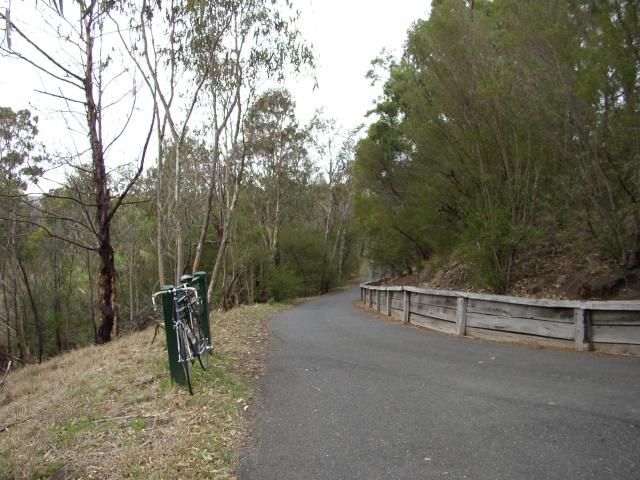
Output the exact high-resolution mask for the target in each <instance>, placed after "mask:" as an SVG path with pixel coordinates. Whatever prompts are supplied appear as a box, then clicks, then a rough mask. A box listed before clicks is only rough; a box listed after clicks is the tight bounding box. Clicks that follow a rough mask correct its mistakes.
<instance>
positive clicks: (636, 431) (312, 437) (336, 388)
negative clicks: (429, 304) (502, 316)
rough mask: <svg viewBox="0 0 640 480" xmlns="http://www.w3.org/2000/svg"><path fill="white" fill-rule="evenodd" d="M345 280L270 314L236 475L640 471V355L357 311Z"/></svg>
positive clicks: (542, 475)
mask: <svg viewBox="0 0 640 480" xmlns="http://www.w3.org/2000/svg"><path fill="white" fill-rule="evenodd" d="M358 295H359V291H358V290H357V289H351V290H348V291H345V292H341V293H338V294H334V295H330V296H326V297H322V298H319V299H317V300H313V301H310V302H308V303H305V304H303V305H300V306H298V307H296V308H293V309H291V310H289V311H286V312H284V313H282V314H281V315H279V316H278V317H276V318H275V319H274V320H273V322H272V331H273V339H272V345H271V347H272V353H271V357H270V359H269V361H268V366H267V371H266V374H265V376H264V378H263V383H262V386H261V402H260V407H259V408H260V410H259V412H258V413H257V414H256V418H255V425H254V428H253V432H254V434H253V438H252V439H251V444H252V445H251V447H250V448H249V449H248V451H247V455H246V459H245V460H244V462H243V464H242V465H241V467H240V469H239V471H238V474H239V477H240V478H241V479H245V480H252V479H260V480H268V479H278V480H285V479H423V478H424V479H509V480H517V479H536V480H538V479H563V480H565V479H581V480H583V479H598V480H601V479H616V480H617V479H633V480H638V479H640V359H639V358H631V357H614V356H603V355H596V354H593V353H577V352H571V351H556V350H549V349H533V348H528V347H524V346H518V345H505V344H499V343H494V342H487V341H481V340H473V339H468V338H458V337H454V336H448V335H441V334H437V333H434V332H430V331H428V330H425V329H417V328H412V327H406V326H403V325H401V324H399V323H394V322H392V321H389V320H385V319H382V318H375V317H373V316H370V315H367V314H365V313H363V312H362V311H361V310H359V309H358V308H356V307H355V306H354V302H355V301H356V299H357V298H358Z"/></svg>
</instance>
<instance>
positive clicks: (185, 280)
mask: <svg viewBox="0 0 640 480" xmlns="http://www.w3.org/2000/svg"><path fill="white" fill-rule="evenodd" d="M192 280H193V277H192V276H191V275H187V274H184V275H182V276H181V277H180V283H189V282H191V281H192Z"/></svg>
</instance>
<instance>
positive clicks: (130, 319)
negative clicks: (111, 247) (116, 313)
mask: <svg viewBox="0 0 640 480" xmlns="http://www.w3.org/2000/svg"><path fill="white" fill-rule="evenodd" d="M130 247H131V248H130V250H129V325H130V326H129V328H132V326H133V324H134V323H133V322H134V312H133V258H134V256H133V251H134V248H133V246H132V245H131V246H130Z"/></svg>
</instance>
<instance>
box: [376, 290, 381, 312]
mask: <svg viewBox="0 0 640 480" xmlns="http://www.w3.org/2000/svg"><path fill="white" fill-rule="evenodd" d="M380 297H382V295H381V294H380V290H376V311H377V312H378V313H380V310H381V309H380Z"/></svg>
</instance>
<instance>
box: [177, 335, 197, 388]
mask: <svg viewBox="0 0 640 480" xmlns="http://www.w3.org/2000/svg"><path fill="white" fill-rule="evenodd" d="M176 335H177V336H178V358H179V359H180V364H181V365H182V371H183V372H184V378H185V381H186V383H187V388H188V389H189V395H193V385H192V384H191V365H190V361H189V357H191V355H190V351H191V348H190V347H189V339H188V338H187V332H186V331H185V329H184V327H183V326H182V325H180V326H179V327H178V329H177V331H176Z"/></svg>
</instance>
